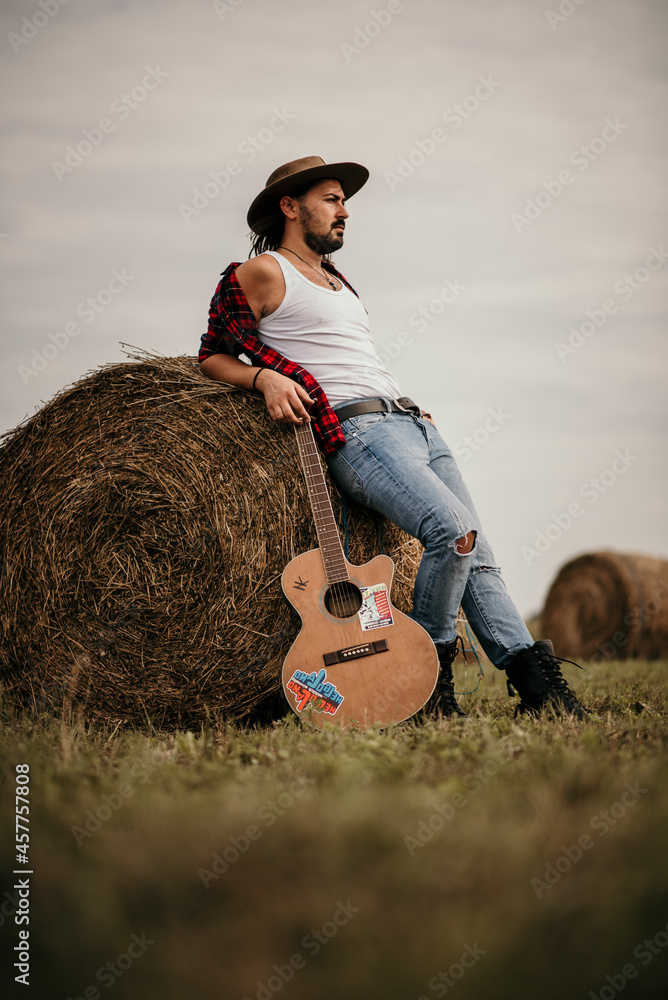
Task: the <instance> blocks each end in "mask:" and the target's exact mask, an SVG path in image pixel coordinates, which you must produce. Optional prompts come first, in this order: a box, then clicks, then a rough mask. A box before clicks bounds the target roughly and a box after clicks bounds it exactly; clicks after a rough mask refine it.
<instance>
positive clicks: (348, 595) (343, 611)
mask: <svg viewBox="0 0 668 1000" xmlns="http://www.w3.org/2000/svg"><path fill="white" fill-rule="evenodd" d="M325 607H326V608H327V610H328V611H329V613H330V615H332V617H333V618H351V617H352V615H356V614H357V612H358V611H359V609H360V608H361V607H362V595H361V593H360V591H359V588H358V587H356V586H355V584H354V583H351V582H350V580H342V581H341V582H340V583H333V584H332V585H331V587H329V589H328V591H327V593H326V594H325Z"/></svg>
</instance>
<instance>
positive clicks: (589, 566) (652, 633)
mask: <svg viewBox="0 0 668 1000" xmlns="http://www.w3.org/2000/svg"><path fill="white" fill-rule="evenodd" d="M543 632H544V634H545V635H546V636H547V637H548V638H549V639H552V642H553V643H554V648H555V652H556V653H557V655H559V656H564V657H569V658H570V657H576V658H577V657H580V658H582V659H587V660H588V659H594V660H598V661H599V662H601V661H602V660H611V659H619V660H626V659H643V660H656V659H661V658H662V657H665V656H668V562H667V561H666V560H665V559H656V558H654V557H652V556H643V555H625V554H624V555H623V554H621V553H618V552H594V553H591V554H589V555H584V556H580V557H579V558H578V559H573V561H572V562H569V563H567V564H566V565H565V566H563V567H562V568H561V570H560V571H559V573H558V575H557V577H556V579H555V580H554V583H553V584H552V586H551V587H550V590H549V592H548V595H547V597H546V599H545V608H544V610H543Z"/></svg>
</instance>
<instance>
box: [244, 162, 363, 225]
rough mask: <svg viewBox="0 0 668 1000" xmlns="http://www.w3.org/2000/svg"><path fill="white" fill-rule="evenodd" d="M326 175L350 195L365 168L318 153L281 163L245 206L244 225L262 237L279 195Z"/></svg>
mask: <svg viewBox="0 0 668 1000" xmlns="http://www.w3.org/2000/svg"><path fill="white" fill-rule="evenodd" d="M330 177H332V178H335V179H336V180H337V181H339V183H340V184H341V187H342V188H343V192H344V194H345V196H346V198H352V196H353V195H354V194H355V193H356V192H357V191H359V189H360V188H361V187H362V186H363V185H364V184H366V182H367V179H368V177H369V171H368V170H367V168H366V167H363V166H361V165H360V164H359V163H325V161H324V160H323V158H322V157H321V156H302V157H301V158H300V159H298V160H292V161H291V162H290V163H284V164H283V165H282V166H280V167H277V168H276V170H274V172H273V174H270V175H269V177H268V178H267V183H266V184H265V186H264V190H263V191H261V192H260V193H259V195H258V196H257V198H256V199H255V200H254V201H253V204H252V205H251V207H250V208H249V209H248V216H247V221H248V225H249V226H250V228H251V229H252V231H253V232H254V233H255V234H256V235H257V236H264V235H265V233H266V232H267V230H268V229H269V228H270V227H271V225H272V223H273V222H276V221H277V220H278V219H279V218H280V211H279V208H278V203H279V201H280V200H281V198H282V197H283V195H286V194H290V192H291V191H294V190H295V188H298V187H301V186H302V184H308V183H309V182H311V183H315V182H316V181H319V180H325V178H330Z"/></svg>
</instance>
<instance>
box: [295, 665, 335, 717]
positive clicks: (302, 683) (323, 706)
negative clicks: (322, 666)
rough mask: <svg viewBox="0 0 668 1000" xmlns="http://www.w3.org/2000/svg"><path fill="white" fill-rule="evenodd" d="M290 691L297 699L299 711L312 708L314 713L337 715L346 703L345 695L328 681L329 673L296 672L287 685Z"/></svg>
mask: <svg viewBox="0 0 668 1000" xmlns="http://www.w3.org/2000/svg"><path fill="white" fill-rule="evenodd" d="M287 688H288V691H291V692H292V693H293V694H294V695H295V697H296V698H297V706H296V708H297V711H298V712H303V710H304V709H305V708H311V709H313V711H314V712H325V713H326V714H327V715H336V713H337V712H338V710H339V709H340V708H341V705H342V704H343V702H344V697H343V695H342V694H341V693H340V692H339V691H337V690H336V685H335V684H332V683H331V681H328V680H327V671H326V670H319V671H318V673H317V674H316V672H315V670H314V671H313V672H312V673H310V674H307V673H306V672H305V671H304V670H295V672H294V673H293V675H292V677H291V678H290V680H289V681H288V683H287Z"/></svg>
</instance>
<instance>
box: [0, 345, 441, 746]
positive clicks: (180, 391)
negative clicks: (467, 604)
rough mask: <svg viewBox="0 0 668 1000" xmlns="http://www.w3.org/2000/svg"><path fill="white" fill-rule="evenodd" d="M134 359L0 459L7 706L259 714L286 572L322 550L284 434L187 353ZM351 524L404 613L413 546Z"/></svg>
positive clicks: (61, 402)
mask: <svg viewBox="0 0 668 1000" xmlns="http://www.w3.org/2000/svg"><path fill="white" fill-rule="evenodd" d="M130 357H131V358H133V360H132V361H129V362H126V363H122V364H114V365H108V366H106V367H104V368H102V369H100V370H98V371H97V372H95V373H93V374H92V375H90V376H88V377H86V378H84V379H82V380H81V381H80V382H78V383H76V384H75V385H74V386H72V387H70V388H68V389H66V390H64V391H63V392H62V393H60V394H59V395H58V396H56V397H55V398H54V399H53V400H52V401H51V402H50V403H48V404H47V405H46V406H44V407H43V408H42V409H41V410H40V411H39V412H38V413H37V414H35V416H33V417H31V418H30V419H29V420H27V421H26V422H25V423H24V424H22V425H21V426H20V427H18V428H16V429H15V430H14V431H12V432H11V433H10V434H8V435H5V438H6V440H5V442H4V444H3V446H2V448H0V514H1V515H2V526H1V527H0V532H1V542H2V553H3V555H2V557H1V559H2V562H1V563H0V576H1V578H2V579H1V584H2V586H1V590H0V637H1V649H0V678H1V679H2V682H3V686H4V689H5V695H6V696H8V697H9V699H10V701H12V702H14V703H16V704H19V705H22V706H24V707H32V708H33V709H37V710H41V709H43V708H46V707H54V708H58V707H60V706H63V705H64V706H65V707H66V708H77V710H79V709H80V710H81V711H82V713H83V716H84V718H87V719H94V718H97V719H103V720H111V721H121V722H127V723H132V724H133V725H142V724H145V723H147V722H148V723H150V724H153V725H157V726H186V725H192V724H198V723H200V722H202V721H203V720H205V719H206V718H207V717H208V716H209V714H210V713H214V714H216V715H218V716H219V717H220V716H222V717H224V718H227V719H241V718H244V717H247V716H249V715H252V714H254V713H256V712H257V711H259V710H260V709H262V710H263V711H266V710H267V706H271V705H273V704H274V703H275V702H276V692H278V691H279V690H280V666H281V664H282V661H283V658H284V656H285V654H286V652H287V650H288V648H289V646H290V644H291V642H292V639H293V638H294V636H295V634H296V631H297V627H298V622H297V620H296V619H295V617H294V616H293V614H292V613H291V610H290V608H289V607H288V605H287V603H286V602H285V601H284V599H283V596H282V591H281V587H280V574H281V572H282V570H283V568H284V566H285V565H286V563H287V562H288V561H289V560H290V559H292V558H293V556H295V555H297V554H299V553H300V552H304V551H306V550H307V549H310V548H314V547H316V546H317V544H318V543H317V538H316V534H315V529H314V527H313V520H312V517H311V510H310V506H309V502H308V495H307V492H306V487H305V484H304V480H303V476H302V472H301V466H300V464H299V457H298V452H297V446H296V442H295V438H294V433H293V431H292V429H291V428H289V427H287V426H286V425H281V424H276V423H274V422H272V421H271V420H270V419H269V417H268V416H267V414H266V411H265V407H264V401H263V399H262V398H261V397H260V396H259V395H255V394H251V393H247V392H243V391H241V390H238V389H234V388H232V387H229V386H225V385H223V384H221V383H217V382H212V381H210V380H209V379H207V378H205V377H204V376H202V375H201V374H200V372H199V370H198V368H197V366H196V364H195V363H194V360H193V359H192V358H161V357H155V356H153V355H143V356H140V357H137V356H136V355H130ZM332 493H333V496H332V500H333V504H334V510H335V514H336V516H337V518H338V521H339V524H340V525H342V512H341V505H340V504H339V502H338V499H337V497H336V494H335V491H332ZM347 514H348V518H347V520H348V527H349V533H350V543H349V558H350V561H351V562H352V563H354V564H358V563H363V562H366V561H367V560H368V559H370V558H372V556H374V555H376V554H377V553H378V552H380V551H382V549H383V548H384V550H385V551H386V552H387V553H388V554H389V555H390V556H392V557H393V558H394V560H395V564H396V570H397V572H396V577H395V590H394V600H395V603H396V604H397V606H398V607H399V608H400V609H401V610H404V611H408V610H409V609H410V606H411V594H412V587H413V583H414V579H415V574H416V572H417V565H418V562H419V558H420V553H421V548H420V546H419V545H418V543H417V542H415V540H414V539H411V538H409V536H408V535H406V534H404V533H403V532H400V531H399V530H398V529H397V528H396V527H394V526H393V525H391V524H390V523H389V522H388V521H385V520H384V519H383V518H381V517H379V516H378V515H376V514H375V513H373V512H371V511H368V510H366V509H364V508H361V507H358V506H356V505H355V504H353V503H352V502H348V503H347ZM342 537H343V535H342ZM277 703H280V704H281V705H282V704H283V699H282V695H281V698H280V699H279V700H278V702H277Z"/></svg>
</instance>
